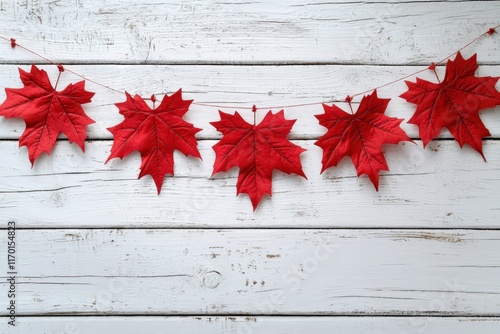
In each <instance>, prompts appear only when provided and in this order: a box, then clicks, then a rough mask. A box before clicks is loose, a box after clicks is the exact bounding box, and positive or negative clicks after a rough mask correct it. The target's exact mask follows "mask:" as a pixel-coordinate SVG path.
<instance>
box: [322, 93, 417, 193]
mask: <svg viewBox="0 0 500 334" xmlns="http://www.w3.org/2000/svg"><path fill="white" fill-rule="evenodd" d="M389 101H390V99H379V98H378V97H377V91H376V90H375V91H374V92H373V94H371V95H367V96H364V97H363V99H361V103H360V105H359V108H358V110H357V111H356V113H355V114H348V113H346V112H345V111H343V110H342V109H340V108H339V107H337V106H336V105H332V106H331V107H330V106H328V105H326V104H323V108H324V110H325V113H324V114H321V115H316V118H317V119H318V120H319V123H320V124H321V125H323V126H324V127H326V128H327V129H328V131H327V132H326V133H325V134H324V135H323V136H322V137H321V138H320V139H319V140H318V141H317V142H316V143H315V145H317V146H319V147H321V148H322V149H323V159H322V164H323V168H322V170H321V172H322V173H323V172H324V171H325V170H326V169H327V168H329V167H332V166H337V164H338V163H339V162H340V161H341V160H342V159H343V158H344V157H346V156H349V157H350V158H351V160H352V162H353V164H354V166H355V167H356V171H357V174H358V176H361V175H363V174H366V175H368V177H369V178H370V180H371V181H372V183H373V185H374V186H375V189H377V190H378V177H379V172H380V171H381V170H385V171H388V170H389V168H388V166H387V162H386V161H385V157H384V153H383V152H382V145H384V144H397V143H399V142H400V141H404V140H408V141H410V140H411V139H410V138H409V137H408V136H407V135H406V133H405V132H404V131H403V130H402V129H401V128H400V127H399V125H400V124H401V122H402V121H403V120H402V119H399V118H395V117H388V116H386V115H384V112H385V109H386V108H387V105H388V104H389Z"/></svg>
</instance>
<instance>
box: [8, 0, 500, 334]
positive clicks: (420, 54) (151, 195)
mask: <svg viewBox="0 0 500 334" xmlns="http://www.w3.org/2000/svg"><path fill="white" fill-rule="evenodd" d="M499 17H500V1H464V0H458V1H444V0H442V1H440V0H437V1H436V0H431V1H427V0H421V1H420V0H419V1H413V0H410V1H399V0H396V1H379V0H373V1H372V0H367V1H358V0H332V1H323V0H308V1H302V0H291V1H281V2H280V1H270V0H257V1H253V0H252V1H240V0H236V1H226V0H223V1H216V2H214V1H203V0H194V1H174V0H150V1H147V2H141V1H133V0H120V1H118V0H102V1H97V2H96V1H82V0H74V1H51V0H10V1H7V0H0V30H1V31H2V32H1V33H0V35H2V36H4V37H14V38H17V40H18V42H19V43H20V44H21V45H25V46H27V47H29V48H32V49H33V50H34V51H36V52H38V53H40V54H42V55H44V56H46V57H48V58H51V59H53V60H54V61H56V62H61V63H64V65H65V66H66V68H68V69H71V70H74V71H76V72H78V73H81V74H83V75H85V76H86V77H88V78H89V79H93V80H96V81H98V82H100V83H102V84H105V85H109V86H111V87H113V88H115V89H117V90H120V91H125V90H126V91H128V92H129V93H131V94H136V93H137V94H141V95H143V96H145V97H149V96H150V95H151V94H156V95H158V96H159V97H161V95H162V94H164V93H165V92H169V93H171V92H173V91H176V90H177V89H179V88H182V89H183V94H184V97H185V98H186V99H194V100H195V103H200V104H204V103H205V104H206V103H208V104H219V105H225V106H227V107H226V108H221V109H222V110H223V111H225V112H234V110H237V108H235V106H236V107H240V106H246V107H251V106H252V105H253V104H255V105H257V107H260V108H264V107H277V106H282V105H294V104H302V103H312V102H325V101H331V100H334V101H337V102H338V101H343V100H344V98H345V96H346V95H348V94H349V95H352V94H355V93H358V92H362V91H365V90H369V89H372V88H374V87H376V86H379V85H382V84H385V83H388V82H391V81H393V80H395V79H398V78H401V77H403V76H405V75H408V74H409V73H412V72H415V71H417V70H420V69H422V68H426V67H427V66H428V65H429V64H430V63H431V62H436V61H439V60H441V59H443V58H444V57H446V56H448V55H450V54H451V53H452V52H454V51H456V50H457V49H458V48H460V47H462V46H463V45H465V44H466V43H468V42H469V41H470V40H472V39H473V38H475V37H477V36H478V35H479V34H480V33H482V32H485V31H486V30H488V28H490V27H492V26H496V25H498V24H499V23H500V22H499V21H498V20H499ZM499 50H500V38H499V35H498V34H495V35H493V36H485V37H484V38H482V39H481V40H479V41H478V42H476V43H474V44H473V45H471V46H470V47H468V48H466V49H465V50H463V53H464V55H465V56H466V57H469V56H471V55H472V54H474V53H475V52H477V53H478V61H479V63H480V64H481V66H480V68H479V70H478V75H490V76H500V58H499ZM32 62H35V63H37V64H44V62H43V61H42V60H40V59H39V58H37V57H35V56H34V55H32V54H29V53H26V52H25V51H23V50H22V49H20V48H17V49H11V48H10V45H9V43H8V42H6V41H3V40H0V101H1V100H3V99H4V98H5V92H4V90H3V88H5V87H21V83H20V80H19V74H18V67H21V68H23V69H25V70H27V69H29V65H30V64H31V63H32ZM41 67H42V68H44V69H46V70H47V71H48V72H49V75H50V77H51V78H52V79H53V80H54V81H55V79H56V76H57V72H56V71H55V68H54V67H52V66H46V65H43V66H41ZM438 72H439V73H440V74H441V75H443V74H444V68H443V67H442V66H440V67H439V68H438ZM419 77H421V78H423V79H426V80H430V81H434V82H435V80H436V78H435V77H434V76H433V75H432V73H430V72H424V73H422V74H420V75H419ZM414 79H415V78H414V77H413V78H410V80H414ZM79 80H81V78H79V77H77V76H75V75H73V74H71V73H69V72H64V73H63V75H62V77H61V81H60V83H59V88H61V87H63V86H64V85H67V84H68V83H70V82H76V81H79ZM86 87H87V89H88V90H90V91H95V92H96V95H95V97H94V99H93V102H92V103H91V104H88V105H85V106H84V108H85V110H86V112H87V113H88V114H89V116H90V117H92V118H93V119H94V120H96V122H97V123H96V124H93V125H91V126H89V127H88V133H89V140H88V142H87V143H86V153H85V154H83V153H82V152H80V151H79V149H78V148H77V147H76V146H75V145H70V144H69V143H68V142H67V141H66V140H60V141H58V142H57V144H56V147H55V149H54V152H53V153H52V155H51V156H50V157H47V156H43V157H41V158H40V159H39V160H37V162H36V163H35V166H34V168H33V169H31V166H30V164H29V162H28V159H27V152H26V149H25V148H21V149H19V148H18V143H17V139H18V138H19V136H20V134H21V133H22V132H23V131H24V123H23V121H22V120H5V119H3V118H2V119H0V258H4V259H5V258H6V256H5V252H6V250H7V246H6V241H7V231H6V230H5V226H6V225H5V223H6V222H7V221H16V223H17V226H18V231H17V242H18V243H17V254H16V255H17V258H16V259H17V265H18V273H19V274H18V278H17V281H18V284H17V292H18V295H17V306H18V308H17V311H18V315H20V316H19V317H18V319H17V326H16V327H12V326H8V325H7V321H8V318H7V317H6V314H7V309H6V307H4V306H5V305H6V297H5V296H6V295H7V293H6V292H7V288H8V286H7V285H8V284H7V279H6V277H5V275H6V273H5V272H4V271H0V296H3V297H1V298H0V305H2V307H0V332H1V333H14V334H24V333H32V334H42V333H43V334H60V333H65V334H99V333H106V334H114V333H120V334H132V333H140V334H143V333H179V334H183V333H201V334H204V333H206V334H215V333H222V334H226V333H227V334H229V333H232V334H234V333H237V334H250V333H262V334H263V333H268V334H278V333H280V334H299V333H317V334H323V333H324V334H326V333H328V334H330V333H345V334H354V333H355V334H358V333H362V334H364V333H367V334H368V333H370V334H382V333H383V334H392V333H394V334H396V333H397V334H417V333H440V334H470V333H478V334H491V333H497V332H500V321H499V320H500V302H499V300H500V299H499V298H498V296H499V295H500V281H499V279H498V278H499V277H500V265H499V263H500V252H499V250H500V226H499V224H500V204H499V202H498V197H499V194H500V193H499V189H500V113H499V111H500V110H499V108H495V109H492V110H485V111H483V112H482V113H481V118H482V119H483V121H484V123H485V125H486V127H487V128H489V129H490V131H491V134H492V136H491V138H488V139H487V140H484V141H483V143H484V146H485V147H484V151H485V155H486V157H487V159H488V162H484V161H483V160H482V159H481V157H480V156H479V154H477V153H476V152H474V151H472V150H471V149H470V148H468V147H466V148H465V149H463V150H461V149H459V147H458V144H457V143H456V142H455V141H453V140H450V134H449V133H448V132H447V131H443V132H442V133H441V136H440V139H439V140H437V141H434V142H432V143H431V144H429V146H428V147H427V148H426V149H425V150H424V149H423V148H422V143H421V141H420V140H418V131H417V128H416V127H415V126H413V125H409V124H407V123H406V121H407V120H408V119H409V118H410V117H411V115H412V113H413V111H414V109H415V106H413V105H411V104H408V103H406V102H404V101H403V100H402V99H401V98H399V97H398V96H399V95H400V94H401V93H403V92H404V91H405V90H406V85H405V84H404V82H398V83H395V84H393V85H390V86H387V87H384V88H382V89H380V90H379V96H381V97H384V98H391V99H392V100H391V103H390V104H389V107H388V110H387V114H388V115H389V116H393V117H399V118H404V119H405V121H404V122H403V123H402V127H403V129H404V130H405V131H407V132H408V134H409V135H410V136H411V137H412V138H414V139H415V144H412V143H405V144H404V145H403V144H400V145H398V146H390V145H389V146H386V147H385V151H386V157H387V160H388V164H389V167H390V169H391V171H390V172H387V173H382V176H381V183H380V191H379V192H376V191H375V190H374V188H373V186H372V185H371V184H370V183H369V181H368V180H367V178H366V177H362V178H357V177H356V173H355V170H354V168H353V166H352V164H351V162H350V161H349V160H348V159H346V160H344V161H343V162H342V163H341V164H340V166H339V167H337V168H332V169H329V170H328V171H327V172H326V173H324V174H323V175H320V174H319V171H320V168H321V154H322V152H321V150H320V148H318V147H316V146H314V141H315V140H316V139H317V138H318V137H319V136H321V135H322V134H323V133H324V132H325V129H324V128H322V127H321V126H319V125H318V123H317V120H316V118H315V117H314V115H315V114H320V113H322V112H323V111H322V107H321V105H319V104H318V105H314V106H307V107H296V108H286V110H285V112H286V116H287V118H289V119H297V122H296V124H295V126H294V128H293V130H292V133H291V135H290V138H291V139H292V141H293V142H294V143H296V144H298V145H301V146H303V147H304V148H306V149H307V151H306V152H305V153H304V154H302V156H301V160H302V163H303V165H304V170H305V172H306V174H307V176H308V178H309V179H308V180H303V179H301V178H299V177H296V176H288V175H284V174H281V173H275V175H274V183H273V190H274V191H273V197H272V200H271V199H269V198H266V199H264V200H263V202H262V203H261V206H260V207H259V209H258V210H257V211H256V212H255V213H253V212H252V208H251V204H250V201H249V200H248V198H247V197H246V196H245V195H243V196H238V197H236V196H235V194H236V189H235V183H236V178H237V172H238V171H237V169H234V170H232V171H231V172H229V173H227V174H218V175H215V176H213V177H211V176H210V175H211V172H212V165H213V161H214V153H213V150H212V148H211V147H212V145H214V144H215V142H216V140H218V139H219V138H220V134H219V133H218V132H216V131H215V129H214V128H213V127H212V126H211V125H210V124H209V122H211V121H216V120H217V119H218V112H217V109H218V108H215V107H206V106H202V105H199V104H198V105H195V104H194V105H192V107H191V108H190V111H189V112H188V113H187V115H186V119H187V120H188V121H190V122H192V123H194V125H195V126H197V127H201V128H203V131H202V132H200V133H199V135H198V138H199V139H200V144H199V147H200V151H201V154H202V156H203V161H199V160H195V159H188V158H186V157H184V156H182V155H181V154H176V155H175V159H176V165H175V173H176V176H175V177H174V178H167V179H166V180H165V183H164V188H163V192H162V194H161V195H160V196H157V195H156V190H155V188H154V185H153V182H152V180H151V178H150V177H145V178H143V179H141V180H137V175H138V173H139V165H140V157H139V155H138V154H133V155H132V156H130V157H128V158H126V159H124V160H123V161H120V160H117V159H115V160H112V161H111V162H110V163H108V164H107V165H104V164H103V162H104V161H105V160H106V158H107V157H108V155H109V151H110V148H111V144H112V142H111V140H112V136H111V134H110V133H109V132H108V131H107V130H106V128H108V127H111V126H113V125H116V124H117V123H119V122H121V120H122V117H121V116H120V115H119V114H118V112H117V108H116V107H115V106H114V103H117V102H121V101H123V100H124V95H123V94H119V93H116V92H113V91H110V90H106V89H104V88H102V87H100V86H98V85H96V84H94V83H92V82H90V81H88V82H87V83H86ZM497 89H500V84H498V85H497ZM355 102H356V103H358V102H359V97H358V99H356V100H355ZM340 106H341V107H344V108H347V107H346V106H345V104H342V103H340ZM278 110H279V108H275V109H274V111H278ZM266 111H267V110H259V113H258V118H261V117H262V116H263V115H264V113H265V112H266ZM242 114H243V116H244V117H246V119H247V120H250V119H251V114H250V112H248V111H242ZM61 138H64V137H61ZM2 266H3V265H2V264H0V267H2ZM2 270H3V269H2Z"/></svg>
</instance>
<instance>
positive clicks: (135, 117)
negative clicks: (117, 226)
mask: <svg viewBox="0 0 500 334" xmlns="http://www.w3.org/2000/svg"><path fill="white" fill-rule="evenodd" d="M125 95H126V96H127V100H126V101H125V102H122V103H116V104H115V105H116V106H117V107H118V109H119V110H120V114H122V115H123V116H124V117H125V119H124V120H123V122H121V123H120V124H118V125H116V126H114V127H111V128H108V130H109V131H110V132H111V133H112V134H113V137H114V142H113V147H112V148H111V154H110V155H109V157H108V160H106V163H107V162H108V161H109V160H111V159H113V158H121V159H123V158H124V157H125V156H127V155H129V154H130V153H132V152H134V151H139V153H140V154H141V157H142V164H141V172H140V174H139V178H141V177H143V176H144V175H148V174H149V175H151V176H152V177H153V180H154V182H155V184H156V188H157V190H158V194H160V191H161V187H162V184H163V179H164V178H165V175H166V174H170V175H174V155H173V153H174V150H179V151H181V152H182V153H184V155H186V156H189V155H191V156H194V157H196V158H200V159H201V156H200V152H199V151H198V148H197V147H196V145H197V141H196V138H195V134H196V133H197V132H199V131H201V129H198V128H195V127H194V126H193V124H191V123H188V122H186V121H185V120H183V119H182V117H183V116H184V115H185V114H186V112H187V111H188V108H189V106H190V105H191V102H193V101H192V100H183V99H182V90H181V89H179V90H178V91H177V92H175V93H174V94H172V95H171V96H168V95H165V96H164V97H163V100H162V101H161V103H160V105H159V106H158V108H156V109H151V108H150V107H149V106H148V105H147V104H146V102H144V100H143V98H142V97H140V96H139V95H135V96H134V97H132V96H130V95H129V94H128V93H125ZM153 100H154V99H153Z"/></svg>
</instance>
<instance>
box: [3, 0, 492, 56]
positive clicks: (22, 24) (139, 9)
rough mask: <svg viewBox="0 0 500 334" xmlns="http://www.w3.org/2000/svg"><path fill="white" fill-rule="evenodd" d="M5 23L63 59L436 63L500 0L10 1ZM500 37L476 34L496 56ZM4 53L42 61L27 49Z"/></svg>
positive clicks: (482, 48) (487, 18)
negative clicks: (492, 37)
mask: <svg viewBox="0 0 500 334" xmlns="http://www.w3.org/2000/svg"><path fill="white" fill-rule="evenodd" d="M0 13H3V14H2V25H3V26H4V27H5V29H4V31H5V32H4V33H8V34H9V36H5V37H15V38H17V39H18V41H19V43H21V44H22V43H24V44H26V46H28V47H30V48H33V49H34V50H35V51H36V52H39V53H43V54H44V55H46V56H47V57H49V58H53V59H55V60H56V61H58V62H64V63H68V62H80V63H81V62H85V63H96V62H104V63H109V62H117V63H165V62H166V63H200V62H201V63H207V62H213V63H252V64H253V63H303V62H327V63H359V64H415V63H420V64H426V65H427V64H429V63H430V62H432V61H436V59H437V58H439V59H442V58H444V57H447V56H448V55H449V54H450V53H452V52H454V51H455V50H457V49H458V48H460V47H461V46H463V45H464V44H466V43H467V42H468V41H469V40H472V39H473V38H475V37H476V36H478V35H479V34H480V33H482V32H486V31H487V30H488V28H490V27H491V26H496V25H498V17H499V16H500V3H499V2H498V1H458V2H452V1H446V2H445V1H442V2H434V1H430V2H425V3H423V2H422V1H395V2H393V1H381V2H380V1H374V2H373V3H368V2H366V1H362V2H357V1H344V0H341V1H322V0H314V1H307V2H304V1H302V0H293V1H285V2H279V1H217V2H207V1H202V0H196V1H189V2H184V1H183V2H180V1H172V0H168V1H166V0H150V1H148V2H147V3H143V2H140V1H127V2H126V3H124V2H123V1H120V0H105V1H99V4H96V3H94V2H91V1H90V2H89V1H79V0H78V1H41V0H19V1H2V2H1V5H0ZM498 45H499V42H498V39H495V40H491V39H490V40H487V41H482V42H480V43H478V44H477V45H476V46H475V49H476V50H477V51H478V52H480V53H481V54H482V55H483V61H486V62H495V63H496V62H497V61H498V57H497V52H496V50H498ZM0 61H2V62H14V63H17V62H19V61H26V62H32V61H39V59H38V58H36V57H34V56H33V55H30V54H27V53H25V52H22V51H21V50H19V51H13V52H10V51H9V52H2V53H0Z"/></svg>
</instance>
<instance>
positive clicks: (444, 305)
mask: <svg viewBox="0 0 500 334" xmlns="http://www.w3.org/2000/svg"><path fill="white" fill-rule="evenodd" d="M16 238H17V247H18V248H17V249H18V251H17V260H16V261H17V264H16V265H17V268H16V270H17V272H18V276H17V282H18V284H17V292H18V294H17V305H18V314H19V315H23V314H24V315H35V314H44V315H48V314H54V315H55V314H66V313H67V314H70V315H74V314H87V315H91V314H110V315H117V314H158V315H166V314H169V315H181V314H200V315H201V314H205V315H216V314H240V315H249V314H254V315H270V314H277V315H283V314H295V315H305V314H310V315H317V314H327V315H335V314H338V315H375V314H378V315H406V314H414V315H457V316H465V315H467V316H472V315H491V316H498V315H500V299H499V298H498V295H499V294H500V281H499V280H498V277H499V275H500V266H499V265H498V263H499V261H500V253H499V252H496V251H494V250H495V249H498V248H499V247H500V231H474V230H441V231H431V230H273V229H268V230H212V229H210V230H200V229H196V230H189V229H188V230H185V229H183V230H166V229H162V230H154V229H149V230H142V229H136V230H122V229H118V230H114V229H106V230H99V229H96V230H88V229H68V230H63V229H57V230H18V231H17V235H16ZM2 239H3V240H6V239H5V237H3V238H2ZM4 242H5V241H2V244H3V243H4ZM3 246H5V245H4V244H3V245H2V247H0V249H2V253H3V252H5V251H4V250H5V249H6V247H3ZM3 254H5V253H3ZM6 288H7V283H6V279H2V290H5V291H6ZM6 312H7V311H6V310H5V309H4V308H2V310H1V311H0V313H1V314H2V315H5V314H6Z"/></svg>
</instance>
